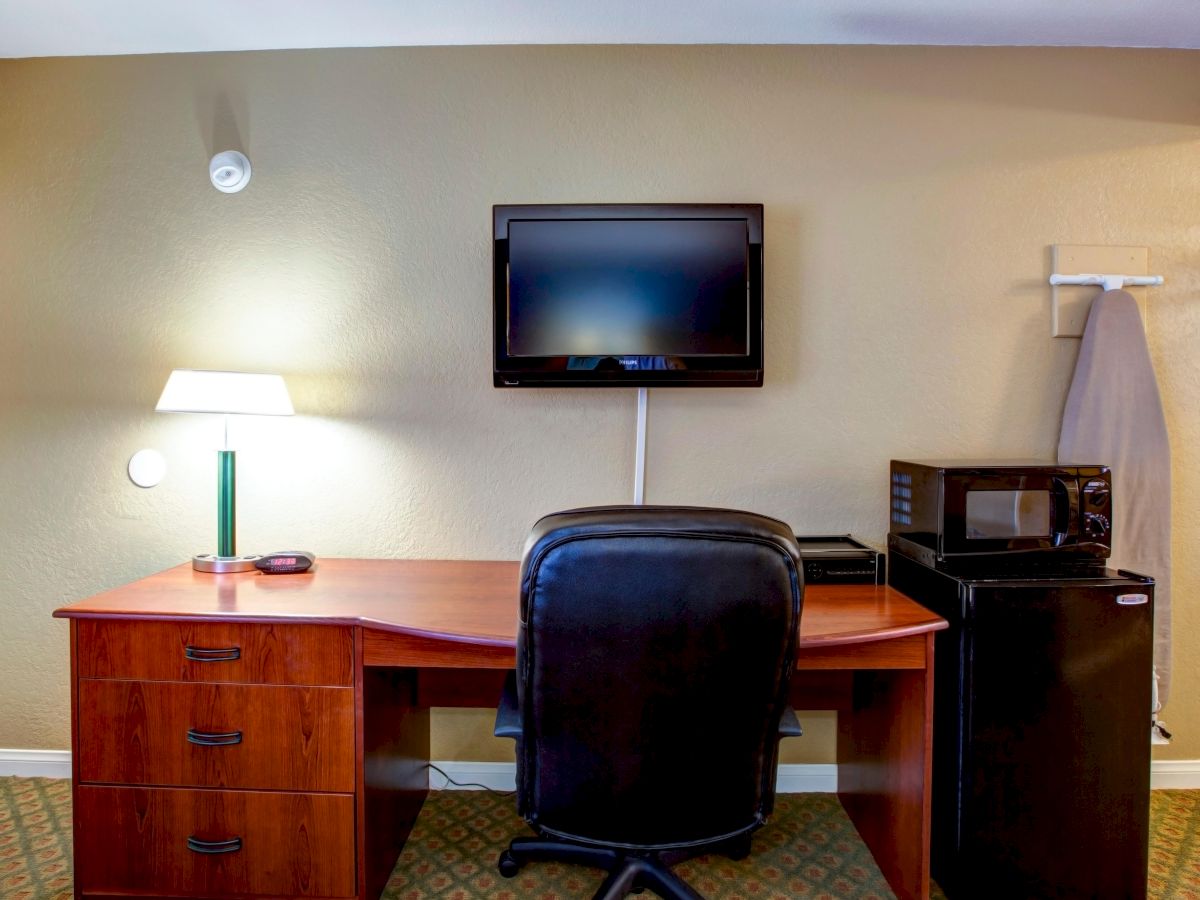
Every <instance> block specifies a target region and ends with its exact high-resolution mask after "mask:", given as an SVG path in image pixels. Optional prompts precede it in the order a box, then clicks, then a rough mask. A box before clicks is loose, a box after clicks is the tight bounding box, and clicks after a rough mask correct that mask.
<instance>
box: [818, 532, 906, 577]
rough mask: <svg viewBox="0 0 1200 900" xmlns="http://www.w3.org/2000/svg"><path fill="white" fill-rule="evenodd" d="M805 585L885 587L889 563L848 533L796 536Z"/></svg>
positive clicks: (882, 556) (876, 551) (877, 552)
mask: <svg viewBox="0 0 1200 900" xmlns="http://www.w3.org/2000/svg"><path fill="white" fill-rule="evenodd" d="M796 543H797V544H799V545H800V561H801V563H803V565H804V583H805V584H818V583H820V584H884V583H885V582H886V581H887V563H886V559H887V557H885V556H884V555H883V554H882V553H880V552H879V551H878V550H873V549H872V548H870V547H868V546H867V545H866V544H863V543H860V542H859V541H856V540H855V539H854V538H852V537H851V536H850V535H848V534H815V535H803V534H798V535H796Z"/></svg>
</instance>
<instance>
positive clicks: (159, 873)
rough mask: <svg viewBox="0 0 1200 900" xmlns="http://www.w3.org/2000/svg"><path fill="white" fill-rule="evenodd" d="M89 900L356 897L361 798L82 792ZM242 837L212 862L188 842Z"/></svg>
mask: <svg viewBox="0 0 1200 900" xmlns="http://www.w3.org/2000/svg"><path fill="white" fill-rule="evenodd" d="M75 802H76V805H77V807H78V808H77V809H76V811H75V818H76V821H79V822H81V823H83V824H82V825H81V829H80V833H79V836H80V838H81V840H82V844H81V845H77V846H76V853H75V865H76V870H75V877H76V880H77V882H78V888H79V890H80V891H81V892H82V893H85V894H87V893H105V892H113V893H130V894H134V893H141V894H143V895H145V894H150V895H153V896H161V895H169V896H182V897H187V896H202V897H230V896H238V895H245V894H266V895H273V896H290V897H352V896H354V895H355V894H356V891H355V867H354V850H355V848H354V797H353V796H352V795H350V794H285V793H274V792H265V791H213V790H181V789H176V788H142V787H99V786H93V785H81V786H80V787H79V788H78V790H77V791H76V794H75ZM189 837H196V838H199V839H202V840H205V841H222V840H228V839H231V838H235V837H236V838H240V839H241V841H242V847H241V849H240V850H238V851H237V852H234V853H223V854H218V855H205V854H202V853H196V852H194V851H192V850H189V849H188V845H187V842H188V838H189Z"/></svg>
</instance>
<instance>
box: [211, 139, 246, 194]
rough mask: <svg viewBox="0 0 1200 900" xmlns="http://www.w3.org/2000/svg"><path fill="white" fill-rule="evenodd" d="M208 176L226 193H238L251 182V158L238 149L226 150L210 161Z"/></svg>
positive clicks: (216, 186) (214, 184)
mask: <svg viewBox="0 0 1200 900" xmlns="http://www.w3.org/2000/svg"><path fill="white" fill-rule="evenodd" d="M208 178H209V181H211V182H212V184H213V187H215V188H216V189H217V190H218V191H221V192H222V193H224V194H236V193H237V192H238V191H240V190H241V189H242V188H244V187H245V186H246V185H248V184H249V183H250V160H248V159H247V158H246V154H245V153H241V152H240V151H238V150H225V151H223V152H221V153H218V154H217V155H216V156H214V157H213V158H212V159H211V160H209V163H208Z"/></svg>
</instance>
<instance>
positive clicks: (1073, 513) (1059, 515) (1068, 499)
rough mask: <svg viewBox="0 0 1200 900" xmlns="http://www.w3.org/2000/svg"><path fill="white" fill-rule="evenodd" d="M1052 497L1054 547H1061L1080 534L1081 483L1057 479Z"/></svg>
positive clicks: (1051, 512) (1074, 480)
mask: <svg viewBox="0 0 1200 900" xmlns="http://www.w3.org/2000/svg"><path fill="white" fill-rule="evenodd" d="M1050 496H1051V497H1052V498H1053V500H1052V502H1051V506H1050V519H1051V521H1052V522H1053V523H1054V525H1053V528H1054V533H1053V535H1052V536H1053V538H1054V546H1055V547H1061V546H1062V545H1063V544H1065V543H1066V542H1067V538H1069V537H1072V536H1074V535H1078V534H1079V482H1078V481H1077V480H1076V479H1074V478H1055V479H1054V490H1053V491H1052V492H1051V494H1050Z"/></svg>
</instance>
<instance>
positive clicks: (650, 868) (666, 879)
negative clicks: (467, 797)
mask: <svg viewBox="0 0 1200 900" xmlns="http://www.w3.org/2000/svg"><path fill="white" fill-rule="evenodd" d="M708 852H717V853H723V854H725V855H726V856H728V857H730V858H731V859H745V858H746V857H747V856H749V855H750V835H749V834H746V835H743V836H741V837H739V838H735V839H734V840H732V841H727V842H726V843H724V844H713V845H710V846H707V847H700V848H697V849H695V850H692V851H690V852H688V851H669V852H662V853H645V854H641V855H638V854H636V853H635V852H633V851H629V850H615V849H611V848H608V847H592V846H588V845H584V844H572V843H570V842H568V841H561V840H555V839H553V838H545V837H519V838H514V839H513V841H512V843H510V844H509V846H508V849H507V850H505V851H503V852H502V853H501V854H500V858H499V860H497V862H496V865H497V867H498V868H499V869H500V874H501V875H503V876H504V877H505V878H513V877H515V876H516V874H517V873H518V872H519V871H521V867H522V866H523V865H525V864H526V863H529V862H537V861H542V862H546V861H557V862H565V863H574V864H575V865H580V866H588V867H590V868H593V869H602V870H604V871H605V872H607V873H608V877H607V878H605V879H604V882H603V883H602V884H601V885H600V888H599V889H598V890H597V891H596V893H595V894H594V895H593V897H592V900H621V898H624V897H626V896H628V895H629V894H632V893H636V894H640V893H641V892H642V891H643V890H644V889H646V888H649V889H650V890H652V891H654V893H655V894H657V895H658V896H659V897H662V898H663V900H704V896H703V895H702V894H699V893H697V892H696V891H695V890H693V889H692V888H691V887H690V886H689V885H688V884H687V882H685V881H684V880H683V879H682V878H680V877H679V876H678V875H676V874H675V873H674V872H672V871H671V869H670V867H671V866H672V865H674V864H675V863H678V862H682V861H683V860H684V859H687V858H689V857H692V856H697V855H699V854H701V853H708Z"/></svg>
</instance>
